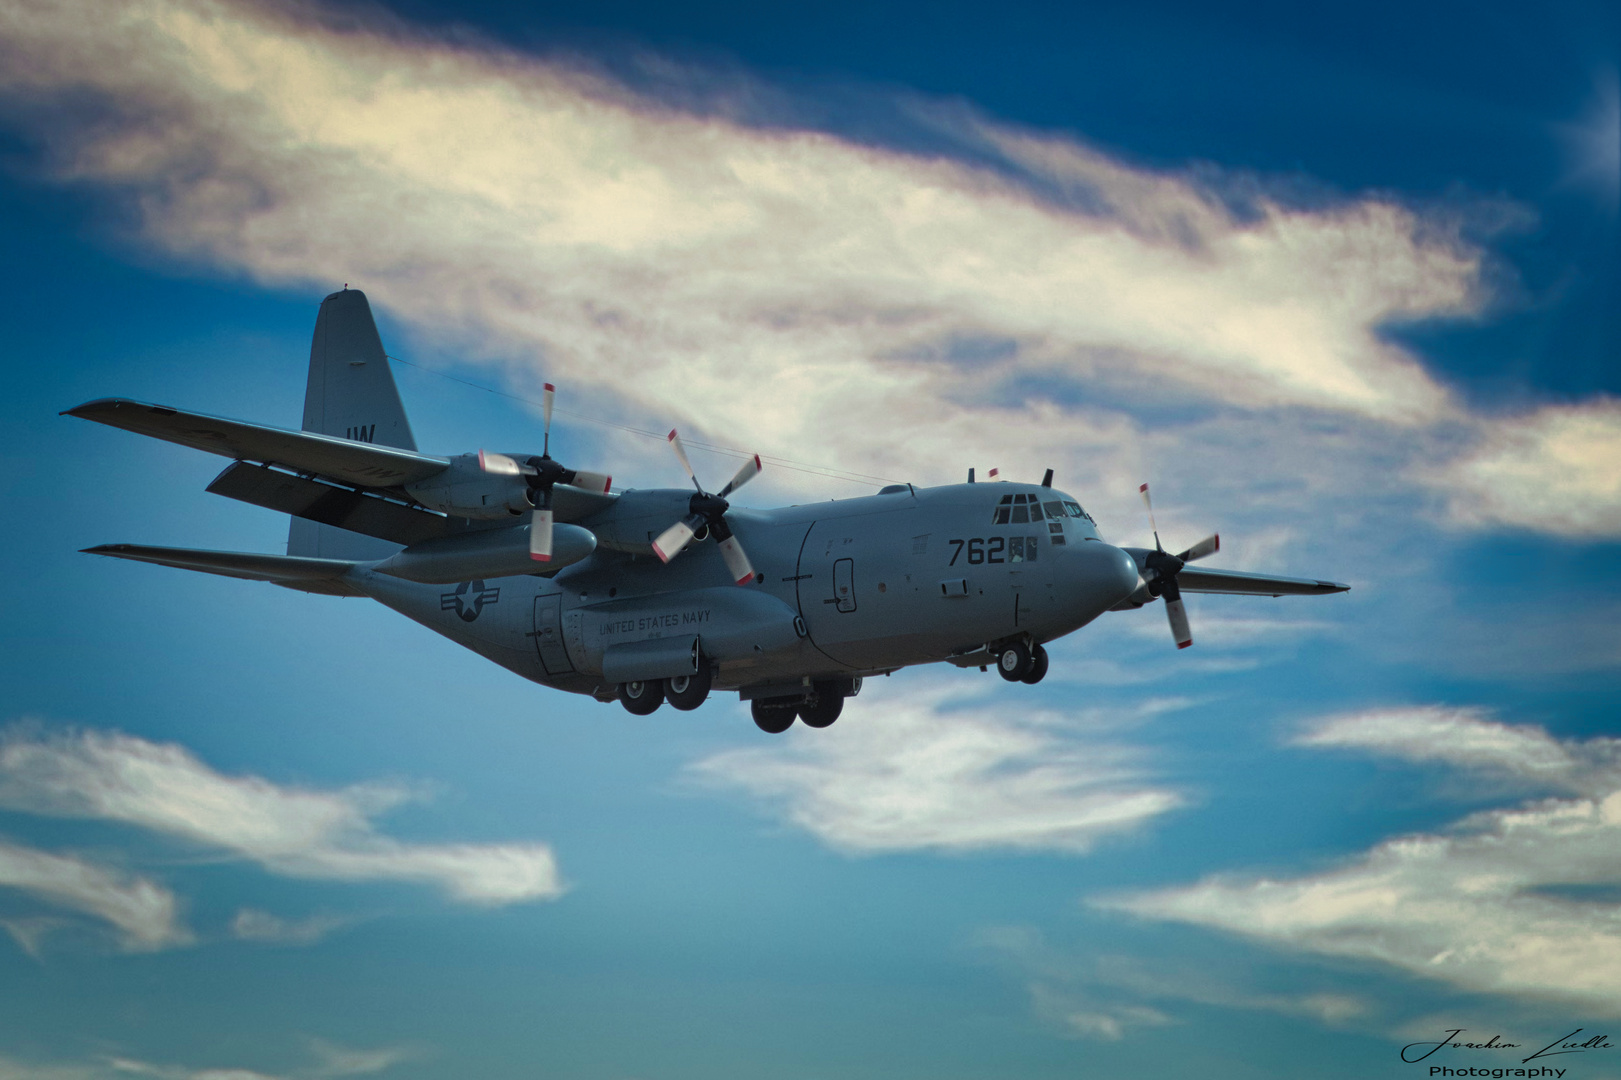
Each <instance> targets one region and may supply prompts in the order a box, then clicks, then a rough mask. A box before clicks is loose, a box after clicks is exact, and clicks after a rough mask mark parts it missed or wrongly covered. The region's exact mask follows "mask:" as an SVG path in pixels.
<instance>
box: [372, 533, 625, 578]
mask: <svg viewBox="0 0 1621 1080" xmlns="http://www.w3.org/2000/svg"><path fill="white" fill-rule="evenodd" d="M596 547H597V538H596V537H595V536H593V535H591V531H590V530H589V529H582V528H580V527H579V526H578V525H553V526H552V557H551V558H550V559H549V560H547V561H545V562H541V561H539V560H538V559H535V558H533V557H532V556H531V555H530V554H529V526H528V525H514V526H512V527H510V528H506V529H479V530H477V531H475V532H465V533H461V534H460V535H457V536H447V537H444V538H442V539H439V540H427V541H424V542H423V543H420V544H412V545H411V546H410V547H408V548H406V549H405V550H404V551H401V552H399V553H397V554H395V555H393V556H390V557H389V558H387V559H384V560H383V561H382V562H380V563H378V564H377V565H376V566H375V567H373V569H375V570H377V571H378V572H379V573H384V574H390V575H392V576H394V577H399V578H405V579H406V580H407V581H420V582H424V583H426V584H432V585H448V584H450V583H451V582H455V581H472V580H473V579H475V578H498V577H514V576H516V575H518V574H543V573H547V572H549V571H552V570H557V569H559V568H561V567H564V566H567V565H569V564H570V563H577V562H579V561H580V560H581V559H583V558H585V557H586V556H587V555H590V554H591V552H593V551H595V550H596Z"/></svg>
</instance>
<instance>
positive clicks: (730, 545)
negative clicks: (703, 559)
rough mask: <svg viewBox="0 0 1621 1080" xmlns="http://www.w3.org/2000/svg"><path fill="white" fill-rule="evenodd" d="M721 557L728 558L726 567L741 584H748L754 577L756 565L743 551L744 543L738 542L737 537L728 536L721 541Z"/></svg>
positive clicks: (734, 579)
mask: <svg viewBox="0 0 1621 1080" xmlns="http://www.w3.org/2000/svg"><path fill="white" fill-rule="evenodd" d="M720 554H721V558H723V559H725V560H726V569H727V570H728V571H730V572H731V575H732V580H733V581H735V582H737V583H738V584H739V585H747V584H748V583H749V582H750V581H752V580H753V579H754V565H753V564H752V563H750V562H749V557H748V556H747V555H746V554H744V552H743V545H742V544H739V543H738V542H737V537H735V536H728V537H727V538H726V539H724V540H722V541H721V542H720Z"/></svg>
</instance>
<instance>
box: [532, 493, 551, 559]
mask: <svg viewBox="0 0 1621 1080" xmlns="http://www.w3.org/2000/svg"><path fill="white" fill-rule="evenodd" d="M529 557H530V558H531V559H534V560H535V561H536V562H551V561H552V511H551V508H550V507H544V508H542V507H538V506H537V507H535V511H534V513H533V514H531V515H530V516H529Z"/></svg>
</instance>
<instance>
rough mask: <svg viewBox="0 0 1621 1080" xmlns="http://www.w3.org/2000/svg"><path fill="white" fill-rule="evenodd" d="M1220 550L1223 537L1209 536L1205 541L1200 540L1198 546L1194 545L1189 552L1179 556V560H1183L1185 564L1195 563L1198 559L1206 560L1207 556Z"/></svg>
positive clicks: (1217, 535)
mask: <svg viewBox="0 0 1621 1080" xmlns="http://www.w3.org/2000/svg"><path fill="white" fill-rule="evenodd" d="M1220 550H1221V535H1220V534H1219V533H1218V534H1215V535H1211V536H1207V537H1205V538H1204V539H1203V540H1200V541H1199V542H1198V543H1197V544H1194V545H1193V546H1192V547H1190V548H1188V550H1186V551H1184V552H1183V553H1182V554H1180V555H1178V556H1177V558H1178V559H1181V560H1182V561H1183V562H1185V563H1186V562H1193V561H1194V560H1196V559H1202V558H1204V557H1205V556H1206V555H1214V554H1215V553H1216V552H1218V551H1220Z"/></svg>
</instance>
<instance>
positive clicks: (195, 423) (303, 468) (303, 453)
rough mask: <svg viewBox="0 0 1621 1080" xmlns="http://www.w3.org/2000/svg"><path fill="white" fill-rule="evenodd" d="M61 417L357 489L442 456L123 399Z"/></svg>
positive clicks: (388, 481)
mask: <svg viewBox="0 0 1621 1080" xmlns="http://www.w3.org/2000/svg"><path fill="white" fill-rule="evenodd" d="M63 415H64V416H77V417H79V418H81V419H84V420H94V421H95V422H96V423H98V424H107V425H108V426H110V427H116V428H123V429H124V430H125V431H133V432H135V433H136V434H138V435H150V436H151V437H152V438H154V439H166V440H168V441H169V442H173V443H179V444H180V445H181V446H189V447H191V448H192V449H194V450H206V451H207V452H208V453H210V454H219V455H221V456H223V457H232V458H240V459H243V460H246V461H263V462H267V463H269V464H273V465H283V466H286V467H287V468H289V469H292V470H293V471H294V472H310V473H319V474H320V475H322V476H330V477H332V478H333V479H335V480H342V481H344V482H345V483H350V484H357V485H359V486H361V487H374V488H391V487H400V486H401V485H403V484H414V483H418V482H420V481H422V480H426V479H427V478H428V477H430V476H436V475H438V474H439V473H442V472H444V471H445V469H446V468H448V467H449V466H450V460H449V459H448V458H441V457H433V456H431V455H428V454H419V453H417V452H416V451H414V450H401V449H398V448H396V447H392V446H381V445H375V444H372V443H368V442H356V441H353V440H350V439H344V438H340V437H338V436H336V435H320V434H316V433H315V432H310V431H288V430H287V429H286V428H278V427H270V426H268V425H265V424H250V423H247V422H245V421H242V420H227V419H225V418H223V417H219V416H207V415H205V414H203V413H189V412H181V411H180V410H179V409H171V408H169V407H168V406H167V405H151V404H148V403H146V402H143V401H130V400H128V399H127V398H102V399H100V400H98V401H87V402H85V403H84V404H83V405H80V406H78V407H77V408H72V409H67V410H65V411H64V413H63Z"/></svg>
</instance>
